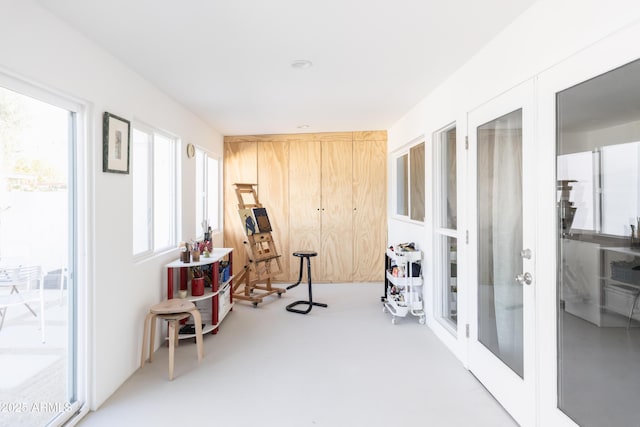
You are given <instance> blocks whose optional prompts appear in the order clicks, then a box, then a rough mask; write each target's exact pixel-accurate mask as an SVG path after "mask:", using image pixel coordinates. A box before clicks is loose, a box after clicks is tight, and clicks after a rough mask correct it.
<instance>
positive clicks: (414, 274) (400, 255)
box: [382, 246, 426, 324]
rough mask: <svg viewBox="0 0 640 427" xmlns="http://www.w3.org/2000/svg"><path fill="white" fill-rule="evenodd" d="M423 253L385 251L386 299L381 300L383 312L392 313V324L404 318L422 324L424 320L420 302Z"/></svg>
mask: <svg viewBox="0 0 640 427" xmlns="http://www.w3.org/2000/svg"><path fill="white" fill-rule="evenodd" d="M421 261H422V252H421V251H419V250H405V249H402V248H401V247H400V246H398V247H395V248H393V249H391V248H390V249H387V252H386V262H385V265H386V266H385V270H386V271H385V295H384V297H382V302H383V307H382V311H383V312H389V313H391V323H393V324H395V323H396V319H397V318H398V317H406V316H407V314H411V315H412V316H416V317H418V321H419V322H420V324H424V323H425V320H426V317H425V312H424V305H423V299H422V275H421V273H420V271H421V270H422V268H421V266H420V267H414V264H417V265H420V263H421Z"/></svg>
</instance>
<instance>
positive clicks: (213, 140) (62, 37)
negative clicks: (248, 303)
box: [0, 0, 223, 408]
mask: <svg viewBox="0 0 640 427" xmlns="http://www.w3.org/2000/svg"><path fill="white" fill-rule="evenodd" d="M0 72H3V73H6V74H9V75H12V76H14V77H17V78H19V79H24V80H27V81H30V82H32V83H34V84H36V85H40V86H42V87H44V88H46V89H48V90H52V91H55V92H58V93H60V94H63V95H64V96H69V97H71V98H74V99H76V100H79V101H80V102H82V103H83V104H84V105H85V106H86V107H87V111H88V117H87V119H88V128H87V138H86V140H82V141H80V144H86V145H83V148H84V149H85V150H86V152H87V154H88V158H87V171H86V177H85V179H86V181H85V183H86V185H87V190H88V191H87V194H88V200H87V203H88V205H89V206H88V208H89V209H88V212H87V214H88V216H87V220H88V222H87V224H88V226H89V228H88V230H87V236H86V237H87V239H88V242H90V244H89V246H88V247H87V253H86V254H81V256H86V258H84V260H86V262H87V265H88V281H87V282H86V283H79V286H81V287H83V289H85V290H86V291H87V292H88V296H89V298H90V299H89V301H90V302H89V306H90V307H89V313H88V314H89V318H88V321H89V325H91V326H90V327H89V339H90V341H89V346H88V347H89V349H88V350H89V352H90V356H91V357H90V359H89V363H90V369H89V372H91V373H92V375H93V377H91V381H90V390H89V394H90V398H91V406H92V408H97V407H98V406H100V405H101V404H102V403H103V402H104V401H105V400H106V399H107V398H108V397H109V396H110V395H111V394H112V393H113V392H114V391H115V390H116V389H117V388H118V387H119V386H120V385H121V384H122V383H123V382H124V381H125V380H126V379H127V378H128V377H129V376H130V375H131V374H132V373H133V372H134V371H135V370H136V369H137V367H138V364H139V359H140V348H141V336H142V322H143V318H144V315H145V314H146V312H147V310H148V308H149V306H151V305H152V304H155V303H157V302H159V301H160V300H161V299H163V298H164V297H165V295H166V290H165V283H166V279H165V274H164V271H165V270H164V268H163V265H164V264H166V263H167V262H169V261H170V260H172V259H174V258H176V257H177V252H175V251H174V252H171V253H167V254H164V255H162V256H158V257H156V258H154V259H151V260H147V261H145V262H140V263H134V262H133V259H132V239H131V229H132V179H131V175H121V174H107V173H103V172H102V148H101V147H102V114H103V112H104V111H108V112H111V113H113V114H116V115H118V116H120V117H123V118H126V119H130V120H134V121H135V120H140V121H142V122H144V123H146V124H149V125H151V126H154V127H158V128H161V129H164V130H166V131H167V132H170V133H171V134H174V135H176V136H178V137H180V138H181V139H182V141H183V146H185V145H186V143H187V142H192V143H194V144H196V145H199V146H201V147H203V148H205V149H208V150H210V151H211V152H213V153H215V154H217V155H218V156H219V157H220V158H221V157H222V152H223V151H222V136H221V135H220V134H219V133H218V132H216V131H215V130H213V129H212V128H210V127H209V126H208V125H207V124H206V123H204V122H203V121H202V120H200V119H199V118H198V117H196V116H195V115H194V114H192V113H191V112H189V111H187V110H186V109H185V108H184V107H182V106H181V105H180V104H178V103H176V102H175V101H174V100H172V99H171V98H170V97H168V96H167V95H165V94H164V93H162V92H160V91H159V90H158V89H157V88H155V87H154V86H153V85H152V84H151V83H149V82H148V81H146V80H144V79H143V78H142V77H140V76H139V75H137V74H136V73H134V72H133V71H132V70H130V69H129V68H127V67H126V66H125V65H123V64H122V63H120V62H119V61H118V60H116V59H115V58H114V57H112V56H111V55H110V54H109V53H107V52H106V51H104V50H103V49H101V48H99V47H98V46H96V45H95V44H94V43H92V42H91V41H89V40H88V39H86V38H85V37H84V36H83V35H82V34H80V33H78V32H76V31H75V30H73V29H72V28H70V27H69V26H67V25H66V24H65V23H63V22H62V21H60V20H58V19H57V18H55V17H53V16H52V15H50V14H49V13H48V12H47V11H45V10H43V9H42V8H41V7H40V6H39V5H37V4H36V3H35V2H34V1H32V0H0ZM182 173H183V185H182V197H183V203H182V220H183V221H182V232H183V236H182V238H183V239H188V238H192V237H195V236H193V230H194V229H195V213H194V200H195V198H194V197H195V196H194V193H193V191H192V189H193V188H194V182H195V175H194V174H195V172H194V167H193V160H192V159H188V158H187V157H186V154H185V150H182ZM214 244H215V245H217V246H220V245H221V244H222V236H221V235H219V236H215V242H214Z"/></svg>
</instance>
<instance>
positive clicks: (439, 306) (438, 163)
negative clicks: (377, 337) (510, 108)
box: [433, 122, 461, 336]
mask: <svg viewBox="0 0 640 427" xmlns="http://www.w3.org/2000/svg"><path fill="white" fill-rule="evenodd" d="M452 129H456V132H457V123H456V122H452V123H450V124H448V125H447V126H444V127H442V128H440V129H438V130H437V131H435V132H434V133H433V141H434V144H433V151H434V168H433V185H434V203H433V220H434V221H433V234H434V236H433V244H434V252H433V255H434V268H433V272H434V284H435V298H434V300H433V303H434V314H435V317H436V320H437V321H438V322H439V323H440V324H441V325H442V326H443V327H444V328H445V329H446V330H447V331H449V332H450V333H451V334H452V335H454V336H457V334H458V332H457V325H458V324H460V293H459V290H460V289H459V288H458V319H457V324H456V323H454V322H453V321H452V320H450V319H449V318H448V316H446V313H445V312H444V297H445V295H444V290H443V283H444V281H445V280H446V279H448V277H449V275H448V274H447V271H446V267H445V260H446V259H447V254H446V253H444V252H443V247H444V246H443V244H442V242H443V240H444V241H447V239H448V238H451V239H456V241H457V247H458V251H457V253H458V260H459V259H460V256H459V254H460V239H459V236H458V234H459V233H458V230H459V227H460V216H459V215H457V216H456V217H457V220H456V229H451V228H448V227H447V225H448V224H447V220H448V218H447V212H446V197H447V195H448V192H447V193H445V191H444V182H443V180H444V179H446V177H445V176H446V172H447V164H446V163H445V162H446V160H447V158H446V156H445V153H444V147H443V145H444V144H443V142H444V140H445V138H446V136H447V133H448V132H449V131H450V130H452ZM459 152H460V150H459V144H458V141H457V138H456V175H458V176H457V177H456V187H457V192H456V194H459V193H460V179H459V172H460V168H459V166H460V162H459V161H458V153H459ZM456 209H457V210H458V211H459V209H458V203H456ZM446 251H447V252H448V249H446ZM460 273H461V269H460V266H458V268H457V275H458V279H459V278H460ZM458 284H460V281H459V280H458Z"/></svg>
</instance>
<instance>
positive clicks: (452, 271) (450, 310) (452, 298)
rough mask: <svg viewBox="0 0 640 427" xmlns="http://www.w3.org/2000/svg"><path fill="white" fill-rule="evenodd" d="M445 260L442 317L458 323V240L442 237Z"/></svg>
mask: <svg viewBox="0 0 640 427" xmlns="http://www.w3.org/2000/svg"><path fill="white" fill-rule="evenodd" d="M440 239H441V241H442V251H443V254H444V257H443V260H444V265H443V271H444V275H443V279H444V280H443V288H442V289H443V292H442V295H443V299H442V313H441V315H442V317H444V318H445V319H447V320H449V321H451V322H452V323H453V324H454V325H455V324H457V323H458V241H457V239H456V238H453V237H448V236H440Z"/></svg>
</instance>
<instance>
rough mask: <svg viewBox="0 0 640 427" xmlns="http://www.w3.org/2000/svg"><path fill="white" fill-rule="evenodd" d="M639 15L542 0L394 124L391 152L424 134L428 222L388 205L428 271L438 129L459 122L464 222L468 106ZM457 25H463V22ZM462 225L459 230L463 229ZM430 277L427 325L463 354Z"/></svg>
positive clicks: (627, 2)
mask: <svg viewBox="0 0 640 427" xmlns="http://www.w3.org/2000/svg"><path fill="white" fill-rule="evenodd" d="M488 13H490V12H489V11H488ZM639 19H640V4H639V3H638V2H637V1H633V0H612V1H607V2H602V1H600V0H540V1H539V2H537V3H535V4H534V5H533V6H532V7H531V8H530V9H529V10H527V11H526V12H525V13H524V14H522V15H521V16H520V17H519V18H518V19H516V21H514V22H513V23H512V24H511V25H510V26H509V27H508V28H506V29H505V30H504V31H503V32H502V33H500V34H499V35H498V36H497V37H496V38H494V40H492V41H491V42H490V43H489V44H488V45H487V46H486V47H485V48H484V49H483V50H482V51H480V52H479V53H478V54H477V55H476V56H474V57H473V58H472V59H471V60H469V61H468V62H467V63H466V64H465V65H464V66H463V67H461V68H460V69H459V70H458V71H457V72H456V73H454V74H453V75H451V76H450V77H449V78H448V80H447V81H445V82H444V83H443V84H441V85H440V86H439V87H437V88H436V89H435V90H434V91H433V92H432V93H431V94H429V95H428V96H427V97H425V98H424V99H423V100H422V101H421V102H420V103H419V104H418V105H416V106H415V107H414V108H413V109H412V110H411V111H409V112H407V114H406V115H405V116H404V117H402V118H401V119H400V120H399V121H398V122H397V123H395V124H394V125H393V126H392V127H391V128H390V129H389V131H388V147H389V148H388V149H389V152H390V153H393V151H394V150H397V149H398V148H399V147H401V146H403V145H404V144H406V143H407V142H409V141H411V140H413V139H414V138H416V137H417V136H419V135H422V134H424V135H426V136H427V138H426V141H427V153H428V154H427V174H426V175H427V189H428V190H427V202H426V205H427V221H426V223H425V225H424V226H417V225H412V224H408V223H406V222H402V221H400V220H397V219H395V218H393V216H392V211H390V214H389V218H390V219H389V242H391V243H393V242H397V241H403V240H405V239H406V238H407V237H406V236H416V235H421V236H422V237H421V238H417V237H413V239H419V240H420V241H422V242H424V246H423V250H424V251H425V259H426V260H427V261H426V262H427V266H426V268H425V272H426V274H429V272H430V271H432V268H429V266H428V263H429V260H430V259H432V258H433V257H432V253H431V251H432V243H431V240H432V238H431V235H432V232H431V228H432V223H431V216H432V215H429V209H432V206H433V198H432V191H430V190H429V189H430V188H432V185H431V181H432V179H431V175H430V172H429V171H431V170H433V163H432V161H431V160H432V159H431V157H430V156H431V154H430V153H432V150H433V147H432V144H431V142H432V141H431V140H432V135H433V132H435V131H436V130H438V129H440V128H442V127H443V126H445V125H447V124H449V123H451V122H452V121H454V120H455V121H456V122H457V126H458V144H459V145H458V153H459V163H458V164H459V177H458V183H459V184H458V185H459V189H460V192H459V203H458V209H459V227H460V228H461V229H462V228H463V227H464V224H465V223H468V221H469V220H470V219H469V218H466V217H465V211H466V210H465V206H466V204H465V194H464V189H463V188H460V186H461V185H462V183H463V182H464V181H466V180H467V177H466V176H465V170H466V163H465V156H466V154H465V151H464V136H465V135H466V127H467V113H468V112H470V111H472V110H473V109H474V108H476V107H477V106H479V105H481V104H482V103H484V102H486V101H488V100H490V99H492V98H494V97H496V96H498V95H499V94H501V93H503V92H505V91H507V90H508V89H510V88H512V87H514V86H516V85H517V84H518V83H521V82H523V81H525V80H528V79H530V78H532V77H535V76H536V75H537V74H539V73H541V72H542V71H544V70H546V69H549V68H551V67H553V66H554V65H555V64H558V63H560V62H561V61H562V60H564V59H566V58H568V57H570V56H571V55H573V54H575V53H577V52H579V51H580V50H582V49H584V48H586V47H588V46H589V45H591V44H593V43H595V42H596V41H598V40H601V39H603V38H604V37H606V36H607V35H609V34H612V33H614V32H616V31H618V30H620V29H622V28H623V27H625V26H628V25H629V24H631V23H633V22H636V21H638V20H639ZM460 31H464V29H463V28H461V29H460ZM414 54H416V55H419V54H421V53H420V52H414ZM434 60H435V58H434ZM594 61H597V58H594ZM390 176H391V175H390ZM389 188H390V189H392V188H393V186H392V185H391V184H390V185H389ZM389 200H390V201H392V200H393V194H390V195H389ZM390 208H391V205H390ZM460 231H461V233H460V237H462V231H463V230H460ZM461 247H463V245H459V248H461ZM458 262H459V266H463V265H464V262H465V254H464V253H462V252H461V253H459V255H458ZM461 268H462V267H461ZM430 282H431V280H430V278H429V277H425V284H426V285H427V286H425V298H426V299H427V304H428V305H427V314H428V316H429V317H430V318H428V324H429V326H431V327H432V328H433V330H434V331H435V332H436V334H437V335H438V336H439V337H440V338H441V339H442V340H443V341H444V342H445V343H446V344H447V345H448V346H449V347H450V348H451V350H452V351H453V352H454V353H455V354H456V355H457V356H458V357H459V358H460V359H461V360H463V361H465V360H466V340H464V339H460V340H456V339H455V338H454V337H453V336H452V335H451V334H450V333H448V332H447V331H446V330H445V329H444V328H443V327H442V326H440V325H439V323H437V322H434V319H433V317H432V316H433V311H434V310H433V307H434V305H433V297H432V295H433V287H432V286H431V285H430ZM458 289H459V293H460V294H459V300H458V301H459V311H460V312H459V318H458V324H459V329H458V336H460V337H463V336H464V335H463V329H462V326H461V325H464V323H466V318H465V307H466V306H465V300H466V299H465V298H463V293H464V283H460V282H459V286H458Z"/></svg>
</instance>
